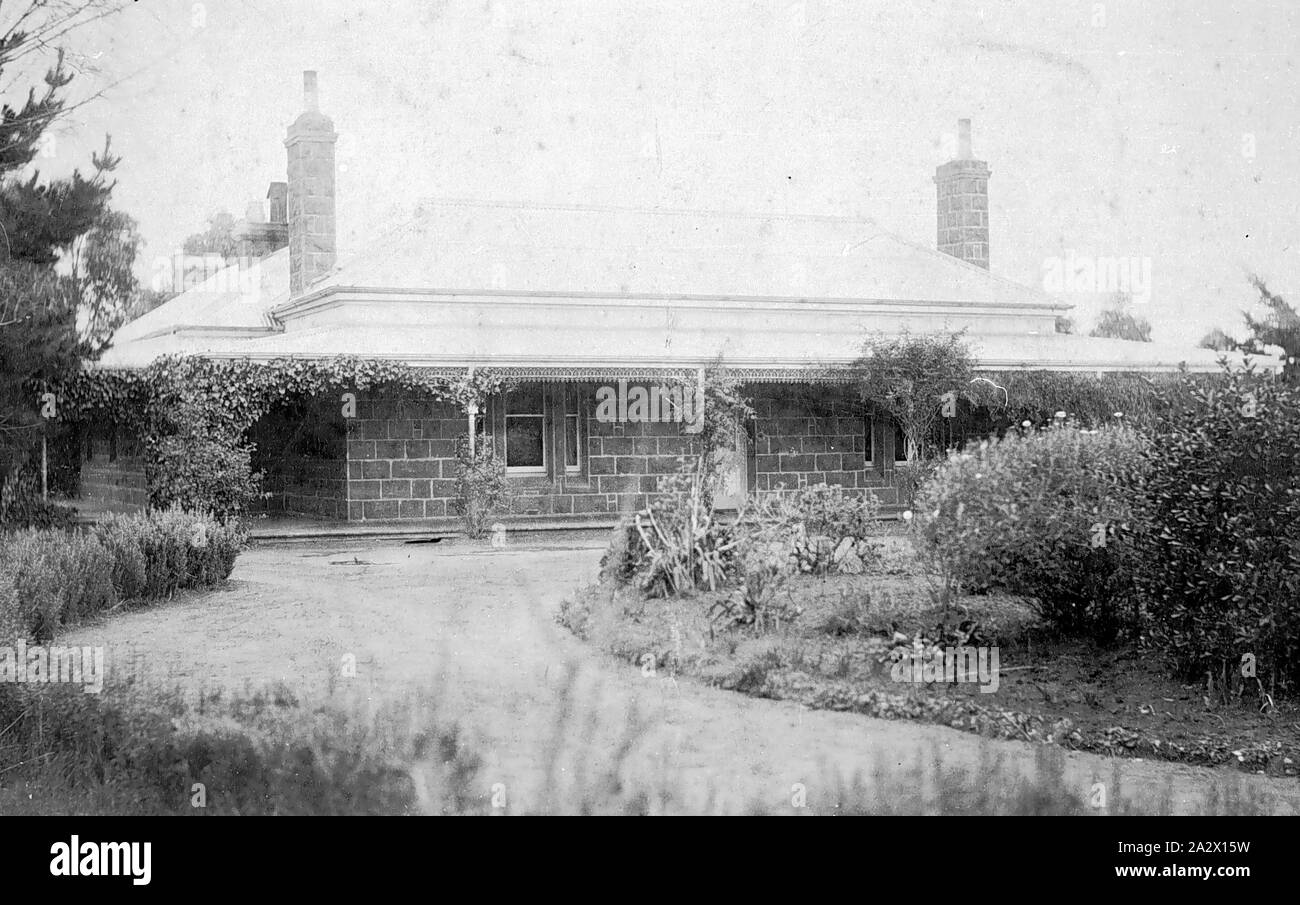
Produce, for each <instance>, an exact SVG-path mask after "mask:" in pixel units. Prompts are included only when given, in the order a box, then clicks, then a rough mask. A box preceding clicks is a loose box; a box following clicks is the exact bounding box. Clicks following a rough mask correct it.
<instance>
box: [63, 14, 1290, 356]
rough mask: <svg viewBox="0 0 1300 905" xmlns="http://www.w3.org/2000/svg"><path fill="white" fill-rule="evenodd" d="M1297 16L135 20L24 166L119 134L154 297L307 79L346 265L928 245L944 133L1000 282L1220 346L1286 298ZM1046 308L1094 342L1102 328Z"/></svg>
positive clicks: (90, 51)
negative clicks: (421, 247) (374, 238)
mask: <svg viewBox="0 0 1300 905" xmlns="http://www.w3.org/2000/svg"><path fill="white" fill-rule="evenodd" d="M1298 18H1300V4H1296V3H1294V2H1290V0H1272V2H1267V0H1256V2H1236V3H1232V4H1228V3H1225V2H1223V0H1212V2H1207V0H1176V2H1175V0H1142V2H1107V3H1104V4H1097V3H1092V2H1086V3H1085V2H1051V0H1046V2H1044V0H1028V2H1010V0H1008V2H994V0H987V2H967V3H960V2H949V0H935V2H929V0H913V2H907V3H904V2H891V3H888V4H885V3H876V2H831V0H805V2H803V3H798V2H787V0H776V2H748V3H739V2H726V0H709V2H694V0H689V2H688V0H672V2H626V3H621V2H615V0H599V2H594V0H587V2H558V0H521V2H512V3H499V2H496V0H476V2H456V0H448V2H403V0H384V2H379V3H372V2H367V0H349V2H332V0H330V2H325V0H311V2H305V0H303V2H299V0H290V2H272V0H219V2H217V0H213V2H208V3H204V4H198V3H192V2H181V0H140V2H138V3H136V4H134V5H133V6H132V8H130V9H129V10H128V11H126V12H125V13H124V14H123V15H121V16H120V17H118V18H116V19H114V20H112V21H111V22H109V23H106V24H104V25H102V26H96V27H94V28H93V29H92V30H90V31H86V32H83V33H81V34H79V35H78V36H76V37H75V38H74V39H73V40H72V44H71V47H72V49H74V50H76V51H78V52H79V53H80V54H84V57H78V58H74V62H87V61H89V62H90V63H91V64H92V65H93V66H94V67H95V71H93V72H87V73H86V74H85V75H84V76H83V77H82V78H81V79H80V80H79V81H78V82H76V83H74V89H75V91H74V93H76V92H80V93H81V94H83V95H84V94H86V93H88V92H90V91H92V90H96V89H101V88H104V89H106V92H105V95H104V96H103V98H101V99H98V100H95V101H93V102H92V103H90V104H88V105H86V106H85V107H83V108H81V109H79V110H77V111H76V112H75V114H74V115H73V116H72V117H70V118H69V120H68V121H67V122H65V123H64V124H63V126H62V127H61V129H60V132H59V135H58V144H57V146H56V148H55V150H56V154H55V156H54V158H53V159H44V160H41V161H39V163H40V164H41V165H42V167H43V168H44V169H45V170H47V171H48V172H51V173H58V172H64V171H66V170H68V169H70V168H71V167H72V166H73V165H81V166H87V165H88V160H89V154H90V151H91V149H92V148H94V147H97V146H98V145H99V144H100V143H101V142H102V140H103V135H104V133H105V132H111V133H112V136H113V147H114V149H115V150H116V151H117V152H118V153H120V154H121V155H122V157H123V163H122V165H121V168H120V171H119V174H118V176H119V186H118V189H117V191H116V193H115V204H116V206H117V207H119V208H121V209H122V210H125V211H127V212H128V213H130V214H132V215H133V216H134V217H136V218H137V219H138V220H139V222H140V225H141V230H142V233H143V235H144V237H145V239H146V241H147V243H148V247H147V248H146V250H145V255H144V257H143V260H142V270H143V272H144V273H146V274H147V273H148V270H149V262H150V261H152V259H153V256H156V255H160V254H161V255H165V254H167V253H168V252H169V251H171V250H172V249H174V248H176V247H178V246H179V244H180V242H181V241H182V240H183V239H184V237H185V236H186V235H188V234H189V233H191V232H194V231H197V230H198V229H200V228H201V227H202V226H203V223H204V221H205V219H206V218H207V216H208V215H209V214H211V213H212V212H214V211H217V210H221V209H225V210H229V211H230V212H231V213H233V214H234V215H236V216H240V215H242V213H243V211H244V208H245V207H246V205H247V203H248V201H249V200H251V199H254V198H261V197H263V195H264V194H265V191H266V186H267V183H269V182H270V181H272V180H276V179H283V178H284V170H285V156H284V154H285V152H284V147H283V144H282V142H283V138H284V131H285V127H286V125H287V124H288V123H289V122H290V121H291V120H292V119H293V117H294V116H296V115H297V113H298V112H299V111H300V110H301V108H302V93H301V92H302V75H301V73H302V71H303V70H304V69H315V70H318V71H319V73H320V89H321V107H322V109H323V111H324V112H326V113H327V114H329V115H330V116H332V117H333V119H334V122H335V127H336V128H337V129H338V131H339V132H340V133H341V139H340V146H339V153H340V158H339V160H340V168H339V169H340V172H339V180H338V205H339V208H338V209H339V229H340V251H341V252H343V253H346V252H347V251H349V250H350V249H352V248H355V247H356V244H357V242H358V241H359V240H361V239H363V238H364V237H365V236H366V235H367V234H368V233H371V232H373V231H375V230H376V229H379V228H381V227H383V226H384V225H385V224H387V223H389V222H391V221H392V219H393V218H394V217H397V216H400V211H401V210H403V209H407V208H410V207H411V206H412V205H413V204H414V203H415V202H416V201H418V200H419V198H421V197H426V196H428V197H457V198H482V199H490V200H497V201H516V200H517V201H527V202H559V203H580V204H596V205H618V206H636V207H653V206H664V207H685V208H693V209H721V210H744V211H778V212H791V213H816V214H835V215H846V216H863V217H871V218H874V219H875V220H877V221H878V222H880V223H881V225H882V226H884V227H886V228H888V229H892V230H893V231H895V232H898V233H900V234H902V235H904V236H906V237H908V238H910V239H912V240H914V241H917V242H920V243H924V244H926V245H930V246H933V244H934V241H935V197H934V196H935V188H934V183H933V181H932V177H933V174H934V168H935V166H936V165H937V164H939V163H941V162H943V160H945V159H947V157H948V156H949V155H950V154H951V153H952V149H953V144H952V142H953V132H954V131H955V121H956V120H957V119H958V118H959V117H963V116H965V117H970V118H971V119H972V120H973V121H974V150H975V156H977V157H980V158H982V159H984V160H987V161H988V162H989V165H990V167H991V168H992V170H993V177H992V179H991V180H990V185H989V193H990V208H991V224H992V238H991V249H992V254H991V258H992V270H993V272H994V273H996V274H999V275H1002V276H1005V277H1008V278H1011V279H1014V280H1017V281H1020V282H1024V283H1028V284H1031V285H1041V284H1042V280H1043V272H1044V264H1045V262H1046V261H1047V260H1048V259H1050V258H1051V257H1052V256H1063V255H1064V254H1065V253H1066V251H1067V250H1073V251H1074V252H1075V254H1076V255H1090V256H1094V257H1118V256H1124V257H1130V256H1131V257H1138V258H1150V259H1151V261H1152V275H1153V284H1154V285H1153V289H1152V297H1151V301H1150V302H1149V303H1148V304H1147V305H1146V306H1145V307H1144V308H1143V309H1141V312H1140V313H1142V314H1144V315H1145V316H1147V317H1148V318H1149V319H1150V320H1151V321H1152V322H1153V323H1154V324H1155V328H1156V329H1155V333H1156V338H1157V339H1158V340H1169V341H1187V342H1194V341H1195V340H1197V339H1198V338H1199V337H1200V336H1201V335H1202V334H1203V333H1204V332H1205V330H1206V329H1208V328H1209V327H1210V326H1214V325H1222V326H1224V327H1228V328H1230V329H1231V328H1237V327H1238V324H1239V322H1240V315H1239V311H1240V309H1241V308H1242V307H1244V306H1246V305H1247V304H1249V302H1250V301H1251V299H1252V296H1253V293H1252V292H1251V290H1250V287H1249V286H1248V284H1247V283H1246V279H1245V275H1246V272H1247V271H1256V272H1259V273H1260V274H1262V275H1263V276H1264V277H1265V278H1266V279H1267V281H1268V282H1269V283H1270V285H1272V286H1273V287H1274V289H1275V290H1276V291H1279V292H1281V293H1282V294H1284V295H1289V296H1290V297H1293V300H1295V299H1294V297H1296V296H1300V237H1298V236H1297V229H1298V226H1300V213H1298V212H1300V183H1298V182H1297V173H1298V171H1300V167H1298V165H1300V90H1298V89H1300V78H1297V72H1296V62H1297V57H1296V54H1297V51H1296V48H1297V47H1298V46H1300V40H1298V38H1300V35H1298V34H1297V19H1298ZM1247 136H1250V137H1249V138H1248V137H1247ZM1252 142H1253V148H1254V156H1253V157H1251V156H1248V154H1247V153H1246V150H1247V148H1248V146H1249V144H1250V143H1252ZM431 253H435V254H436V253H437V252H436V250H431ZM1067 300H1069V301H1075V302H1078V303H1080V305H1081V307H1080V309H1079V310H1078V311H1076V314H1077V315H1078V317H1079V319H1080V320H1081V321H1083V322H1084V326H1085V327H1086V326H1087V325H1088V323H1089V322H1090V321H1091V318H1092V316H1093V314H1094V312H1095V300H1093V299H1090V298H1083V297H1080V298H1070V299H1067Z"/></svg>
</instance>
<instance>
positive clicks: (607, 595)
mask: <svg viewBox="0 0 1300 905" xmlns="http://www.w3.org/2000/svg"><path fill="white" fill-rule="evenodd" d="M881 542H882V543H883V544H884V545H885V548H886V550H887V551H888V552H887V553H886V555H885V556H884V558H883V561H882V564H881V569H880V570H879V571H883V574H874V573H873V574H869V575H832V576H827V577H814V576H808V575H799V576H796V577H794V578H792V579H791V580H790V581H789V582H788V583H787V584H786V585H785V587H783V588H782V590H781V591H780V592H778V593H779V595H780V596H781V597H782V598H785V599H784V601H783V602H784V603H785V606H783V607H782V609H783V610H785V611H786V612H787V613H789V614H791V615H792V617H793V618H791V619H787V620H786V621H784V622H781V621H780V620H772V621H771V622H770V623H769V624H764V625H749V626H737V627H730V628H724V627H723V626H722V622H721V621H720V620H718V619H717V618H710V615H709V613H710V611H711V610H714V612H715V614H716V612H717V609H718V607H716V606H715V605H717V604H726V603H727V602H729V601H730V600H732V599H734V598H735V597H736V595H737V594H738V591H737V590H736V589H734V588H727V589H722V590H719V591H715V592H700V593H698V594H695V595H693V596H686V597H681V598H655V599H647V598H645V597H643V596H642V595H641V594H640V593H639V592H637V591H636V590H635V589H634V588H632V587H628V586H617V585H615V584H613V583H605V582H602V583H601V584H598V585H595V586H592V587H589V588H587V589H585V590H584V591H582V592H581V593H580V594H579V595H578V596H577V597H576V598H575V599H574V600H572V601H569V602H568V603H566V605H565V607H564V609H563V610H562V612H561V614H560V617H559V618H560V621H561V622H562V624H564V625H566V626H567V627H568V628H570V629H571V630H572V631H574V632H575V633H576V634H578V635H579V636H580V637H583V638H585V639H586V640H588V641H589V642H590V643H592V644H594V645H596V646H597V647H600V648H602V649H604V650H606V651H608V652H610V653H613V654H614V655H616V656H618V657H620V658H623V659H626V660H628V661H630V662H632V663H635V664H636V665H637V666H639V667H640V668H641V669H643V670H650V669H653V670H655V671H657V672H659V673H664V672H668V673H674V674H678V675H684V676H689V677H693V678H696V679H699V680H701V681H704V682H706V683H708V684H711V685H715V686H718V687H722V688H728V689H732V690H736V691H740V692H743V693H746V694H751V695H756V696H760V697H768V698H777V699H783V700H790V701H796V702H799V703H802V704H805V705H807V706H810V707H814V708H818V709H828V710H845V711H854V712H860V713H866V714H869V715H871V716H876V717H883V718H897V719H913V720H921V721H925V722H936V723H942V724H944V725H949V726H952V727H954V728H957V729H962V730H966V731H971V732H976V733H978V734H981V735H984V736H990V737H996V738H1008V739H1020V740H1023V741H1031V742H1042V743H1054V744H1059V745H1062V746H1065V747H1067V748H1072V749H1080V750H1088V751H1093V752H1097V753H1101V754H1106V755H1112V756H1126V757H1138V758H1150V759H1160V760H1169V761H1178V762H1184V763H1190V764H1199V765H1207V766H1214V765H1233V766H1236V767H1238V768H1240V769H1244V770H1249V771H1251V772H1258V773H1266V774H1269V775H1286V776H1292V775H1296V774H1297V762H1298V761H1300V712H1298V711H1297V708H1296V707H1295V705H1294V703H1292V702H1288V701H1279V702H1276V704H1275V706H1272V707H1266V708H1264V709H1261V706H1260V702H1259V701H1258V700H1254V699H1251V698H1245V699H1241V700H1228V701H1223V700H1216V699H1215V698H1214V697H1212V696H1210V695H1208V694H1207V691H1206V688H1205V687H1204V686H1203V685H1200V684H1196V685H1189V684H1184V683H1181V682H1179V681H1177V680H1175V679H1171V678H1170V677H1169V674H1168V672H1167V670H1166V668H1165V665H1164V664H1163V663H1161V662H1159V661H1158V659H1157V658H1156V657H1154V656H1153V655H1150V654H1147V653H1144V652H1143V651H1141V650H1138V649H1135V648H1133V647H1131V646H1129V647H1115V648H1105V647H1099V646H1097V645H1094V644H1092V643H1089V642H1085V641H1077V640H1069V639H1062V638H1060V637H1059V636H1055V635H1054V633H1052V632H1050V631H1049V630H1048V629H1047V628H1046V627H1044V626H1043V625H1042V624H1040V623H1039V621H1038V620H1037V618H1036V615H1035V611H1034V608H1033V607H1032V606H1031V601H1028V600H1024V599H1019V598H1015V597H1009V596H999V595H994V594H990V595H982V596H967V597H963V598H961V599H960V601H959V602H958V606H957V607H956V612H955V613H950V614H949V615H948V616H947V617H946V619H945V616H944V613H943V612H942V611H941V610H940V609H938V608H936V607H935V606H934V605H933V604H932V602H931V601H932V598H931V596H930V594H929V588H928V587H927V584H926V582H925V580H924V578H923V577H922V576H921V575H920V574H919V573H918V572H917V570H916V568H915V564H914V563H913V562H912V561H911V558H910V555H909V554H908V552H907V545H906V541H905V539H904V538H902V537H898V536H894V537H890V538H882V540H881ZM795 614H797V615H795ZM941 623H942V624H943V628H944V629H945V630H949V631H951V630H954V629H955V628H956V627H957V626H958V625H964V627H965V628H966V629H967V630H970V629H973V630H974V634H973V635H971V637H970V640H969V643H970V644H971V645H984V646H990V647H991V646H996V648H997V650H998V657H999V659H998V677H999V681H998V686H997V689H996V691H991V692H982V691H981V690H980V686H979V685H978V684H977V683H965V684H955V683H948V684H942V683H937V682H936V683H930V684H925V683H914V682H908V681H895V679H894V677H893V676H892V675H891V665H892V663H891V660H890V659H889V657H890V651H891V650H893V649H894V648H896V647H900V646H901V647H904V648H905V647H906V646H907V644H908V643H909V642H911V641H912V640H914V638H915V636H916V633H917V631H918V630H922V631H923V632H924V634H925V635H926V636H927V637H934V636H935V634H936V629H938V628H939V627H940V625H941ZM971 623H973V625H972V624H971Z"/></svg>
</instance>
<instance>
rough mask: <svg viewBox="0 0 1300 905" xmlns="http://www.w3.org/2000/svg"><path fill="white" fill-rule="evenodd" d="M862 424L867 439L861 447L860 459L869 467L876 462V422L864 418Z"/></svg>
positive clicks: (872, 419)
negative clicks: (865, 430)
mask: <svg viewBox="0 0 1300 905" xmlns="http://www.w3.org/2000/svg"><path fill="white" fill-rule="evenodd" d="M863 424H864V425H865V427H866V429H867V437H866V443H864V444H863V446H862V448H863V453H862V457H863V459H864V460H865V461H866V464H867V467H870V466H872V465H873V464H875V461H876V422H875V419H874V418H864V419H863Z"/></svg>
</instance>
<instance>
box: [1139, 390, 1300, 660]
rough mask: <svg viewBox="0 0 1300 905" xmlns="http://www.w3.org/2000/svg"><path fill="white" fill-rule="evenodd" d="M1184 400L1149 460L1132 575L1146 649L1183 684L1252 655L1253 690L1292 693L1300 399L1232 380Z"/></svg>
mask: <svg viewBox="0 0 1300 905" xmlns="http://www.w3.org/2000/svg"><path fill="white" fill-rule="evenodd" d="M1192 397H1193V398H1192V402H1191V404H1190V405H1188V406H1187V407H1186V408H1185V409H1183V411H1182V414H1181V415H1180V416H1179V417H1177V418H1175V419H1173V420H1172V421H1171V423H1170V424H1169V425H1168V426H1167V427H1165V428H1164V429H1163V430H1162V431H1161V432H1160V433H1159V434H1157V435H1156V437H1155V439H1154V442H1153V443H1152V444H1151V448H1150V451H1149V452H1148V454H1147V460H1148V462H1149V468H1148V472H1147V475H1146V479H1145V481H1144V485H1143V493H1142V501H1143V506H1142V511H1141V518H1140V519H1139V521H1138V524H1137V528H1138V538H1137V540H1138V543H1139V545H1140V553H1141V558H1140V560H1139V561H1138V563H1137V565H1136V572H1135V582H1136V585H1137V587H1138V589H1139V590H1140V591H1141V593H1142V596H1143V599H1144V603H1145V606H1146V615H1147V623H1146V631H1147V637H1148V638H1149V640H1151V641H1152V642H1154V643H1155V644H1156V645H1158V646H1159V647H1160V648H1161V649H1162V650H1163V651H1164V652H1165V653H1166V655H1167V656H1168V657H1169V658H1170V660H1171V662H1172V663H1173V665H1174V666H1176V667H1177V669H1178V670H1179V671H1180V672H1182V673H1183V674H1185V675H1188V676H1193V675H1194V676H1196V677H1198V678H1203V677H1204V676H1205V674H1206V673H1207V672H1208V673H1210V674H1211V675H1213V676H1215V677H1218V676H1220V675H1223V674H1227V675H1228V676H1231V677H1233V678H1234V679H1235V678H1237V677H1239V676H1240V673H1241V668H1240V667H1241V663H1242V657H1243V655H1244V654H1252V655H1253V656H1254V658H1255V662H1256V670H1257V677H1258V678H1260V679H1261V680H1267V681H1269V683H1270V684H1274V683H1280V684H1282V685H1283V686H1287V685H1292V684H1293V683H1295V682H1296V680H1297V679H1300V609H1298V608H1297V606H1296V601H1297V600H1300V387H1295V386H1288V385H1286V384H1285V383H1283V382H1281V381H1280V380H1278V379H1276V378H1273V377H1269V376H1261V375H1258V374H1254V373H1252V372H1249V371H1246V372H1242V371H1238V372H1237V373H1235V374H1230V375H1228V377H1227V378H1226V380H1225V382H1224V383H1223V384H1221V385H1220V386H1219V387H1218V388H1212V387H1206V386H1197V387H1195V388H1194V389H1193V391H1192ZM1234 684H1237V683H1234ZM1252 684H1254V683H1253V682H1252Z"/></svg>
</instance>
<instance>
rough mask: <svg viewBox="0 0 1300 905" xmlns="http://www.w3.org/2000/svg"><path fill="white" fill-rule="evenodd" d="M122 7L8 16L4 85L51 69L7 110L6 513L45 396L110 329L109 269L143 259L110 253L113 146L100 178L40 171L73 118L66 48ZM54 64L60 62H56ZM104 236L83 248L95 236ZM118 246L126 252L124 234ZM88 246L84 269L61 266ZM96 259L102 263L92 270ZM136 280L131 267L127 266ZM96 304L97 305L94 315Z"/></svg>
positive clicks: (1, 213)
mask: <svg viewBox="0 0 1300 905" xmlns="http://www.w3.org/2000/svg"><path fill="white" fill-rule="evenodd" d="M121 5H122V4H121V3H118V2H113V0H90V2H65V0H28V2H26V3H21V4H18V5H10V4H5V5H4V7H3V8H0V77H8V79H10V80H11V81H10V82H9V84H14V83H15V82H18V83H21V82H22V81H23V80H24V78H25V77H26V74H27V73H28V72H29V71H30V69H31V67H32V66H33V65H36V66H40V65H42V61H48V68H46V70H45V73H44V76H43V77H42V78H41V79H40V82H41V84H40V86H39V87H31V88H29V89H28V90H27V92H26V94H25V97H24V99H23V101H22V102H21V103H9V102H7V101H6V102H4V103H3V104H0V501H3V504H4V505H9V504H10V503H12V501H13V498H14V496H15V493H16V491H15V488H26V487H30V486H31V481H30V480H29V478H28V477H25V476H24V475H23V474H22V472H23V469H24V468H25V467H28V466H29V464H30V462H31V460H32V457H33V455H34V452H33V451H34V450H35V449H36V447H37V446H38V444H37V440H38V439H39V438H40V436H41V430H40V427H41V420H40V416H39V409H38V406H39V404H40V396H39V393H40V391H41V390H42V389H43V388H45V387H46V386H47V385H48V384H49V383H51V382H53V381H56V380H59V379H61V378H64V377H67V376H68V375H70V374H73V373H75V372H76V371H77V370H78V369H79V368H80V366H81V363H82V360H83V359H84V358H86V357H88V356H91V355H93V354H94V353H95V352H96V351H97V348H98V346H99V345H100V341H101V340H102V338H103V335H104V332H105V331H106V330H107V329H109V328H110V326H111V322H112V315H111V314H109V312H110V311H111V309H112V308H113V307H114V306H115V305H117V304H118V303H119V302H121V301H122V297H121V296H119V295H117V291H118V284H119V282H120V281H121V280H122V279H123V275H122V273H123V272H122V271H121V269H116V270H115V269H114V267H113V266H111V262H113V261H115V260H119V261H120V260H123V259H124V258H125V257H130V258H131V259H132V260H133V258H134V252H133V251H131V252H130V253H129V254H127V253H126V249H125V248H124V246H123V244H122V242H117V243H116V244H114V243H112V242H109V241H108V236H109V234H110V233H112V231H113V230H114V229H115V227H120V226H123V225H125V221H122V220H121V219H117V220H109V219H108V218H109V208H108V203H109V197H110V195H111V193H112V190H113V183H112V181H111V180H110V178H109V175H110V174H111V172H112V171H113V169H114V168H115V167H116V166H117V163H118V158H116V157H115V156H113V154H112V152H111V144H110V142H109V140H108V139H107V138H106V139H105V142H104V150H103V152H102V153H98V154H93V155H92V156H91V167H92V172H91V173H90V175H85V174H83V173H82V172H81V171H80V170H74V171H73V172H72V174H71V175H69V176H65V177H62V178H58V179H47V178H44V177H43V175H42V173H41V172H40V170H39V168H35V167H33V166H32V164H33V163H34V162H35V161H36V160H37V155H38V153H40V151H41V150H42V148H45V147H50V145H49V140H50V139H51V137H52V132H51V131H50V130H51V126H52V124H53V123H54V122H55V121H56V120H58V119H59V117H61V116H63V115H65V114H66V113H67V112H68V111H69V110H70V109H71V108H70V107H69V106H68V94H67V89H68V86H69V85H70V83H71V82H72V78H73V76H72V73H71V71H70V67H69V66H68V65H67V64H66V62H65V54H64V51H63V50H62V49H59V47H60V43H61V41H62V39H64V38H65V37H66V36H67V35H68V34H69V33H70V32H72V31H74V30H75V29H77V28H79V27H81V26H83V25H85V24H87V23H89V22H92V21H94V20H95V19H98V18H101V17H103V16H105V15H109V14H111V13H112V12H114V11H116V10H117V9H118V8H120V7H121ZM50 56H52V57H53V59H49V57H50ZM97 224H99V225H102V226H103V227H104V229H105V232H104V234H103V235H101V236H99V237H96V238H93V239H91V240H89V241H86V237H87V236H88V234H90V233H92V231H93V230H95V228H96V225H97ZM116 235H117V237H118V239H119V240H122V241H125V242H129V241H130V238H129V236H126V237H124V236H123V234H122V233H121V232H120V231H119V232H118V233H117V234H116ZM79 241H80V242H83V243H84V247H85V251H86V256H85V257H84V258H83V265H82V266H81V268H80V269H78V268H77V267H76V266H75V264H74V266H73V267H72V268H71V271H72V272H71V273H69V272H68V268H58V267H56V265H57V264H58V263H59V262H60V261H61V260H62V259H64V258H65V257H67V256H69V255H72V254H73V249H74V247H75V246H76V245H77V243H78V242H79ZM92 259H93V260H92ZM126 269H127V271H128V272H129V269H130V268H129V262H128V266H127V268H126ZM87 292H89V293H90V299H91V302H90V304H87V302H88V297H87V295H86V293H87Z"/></svg>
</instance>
